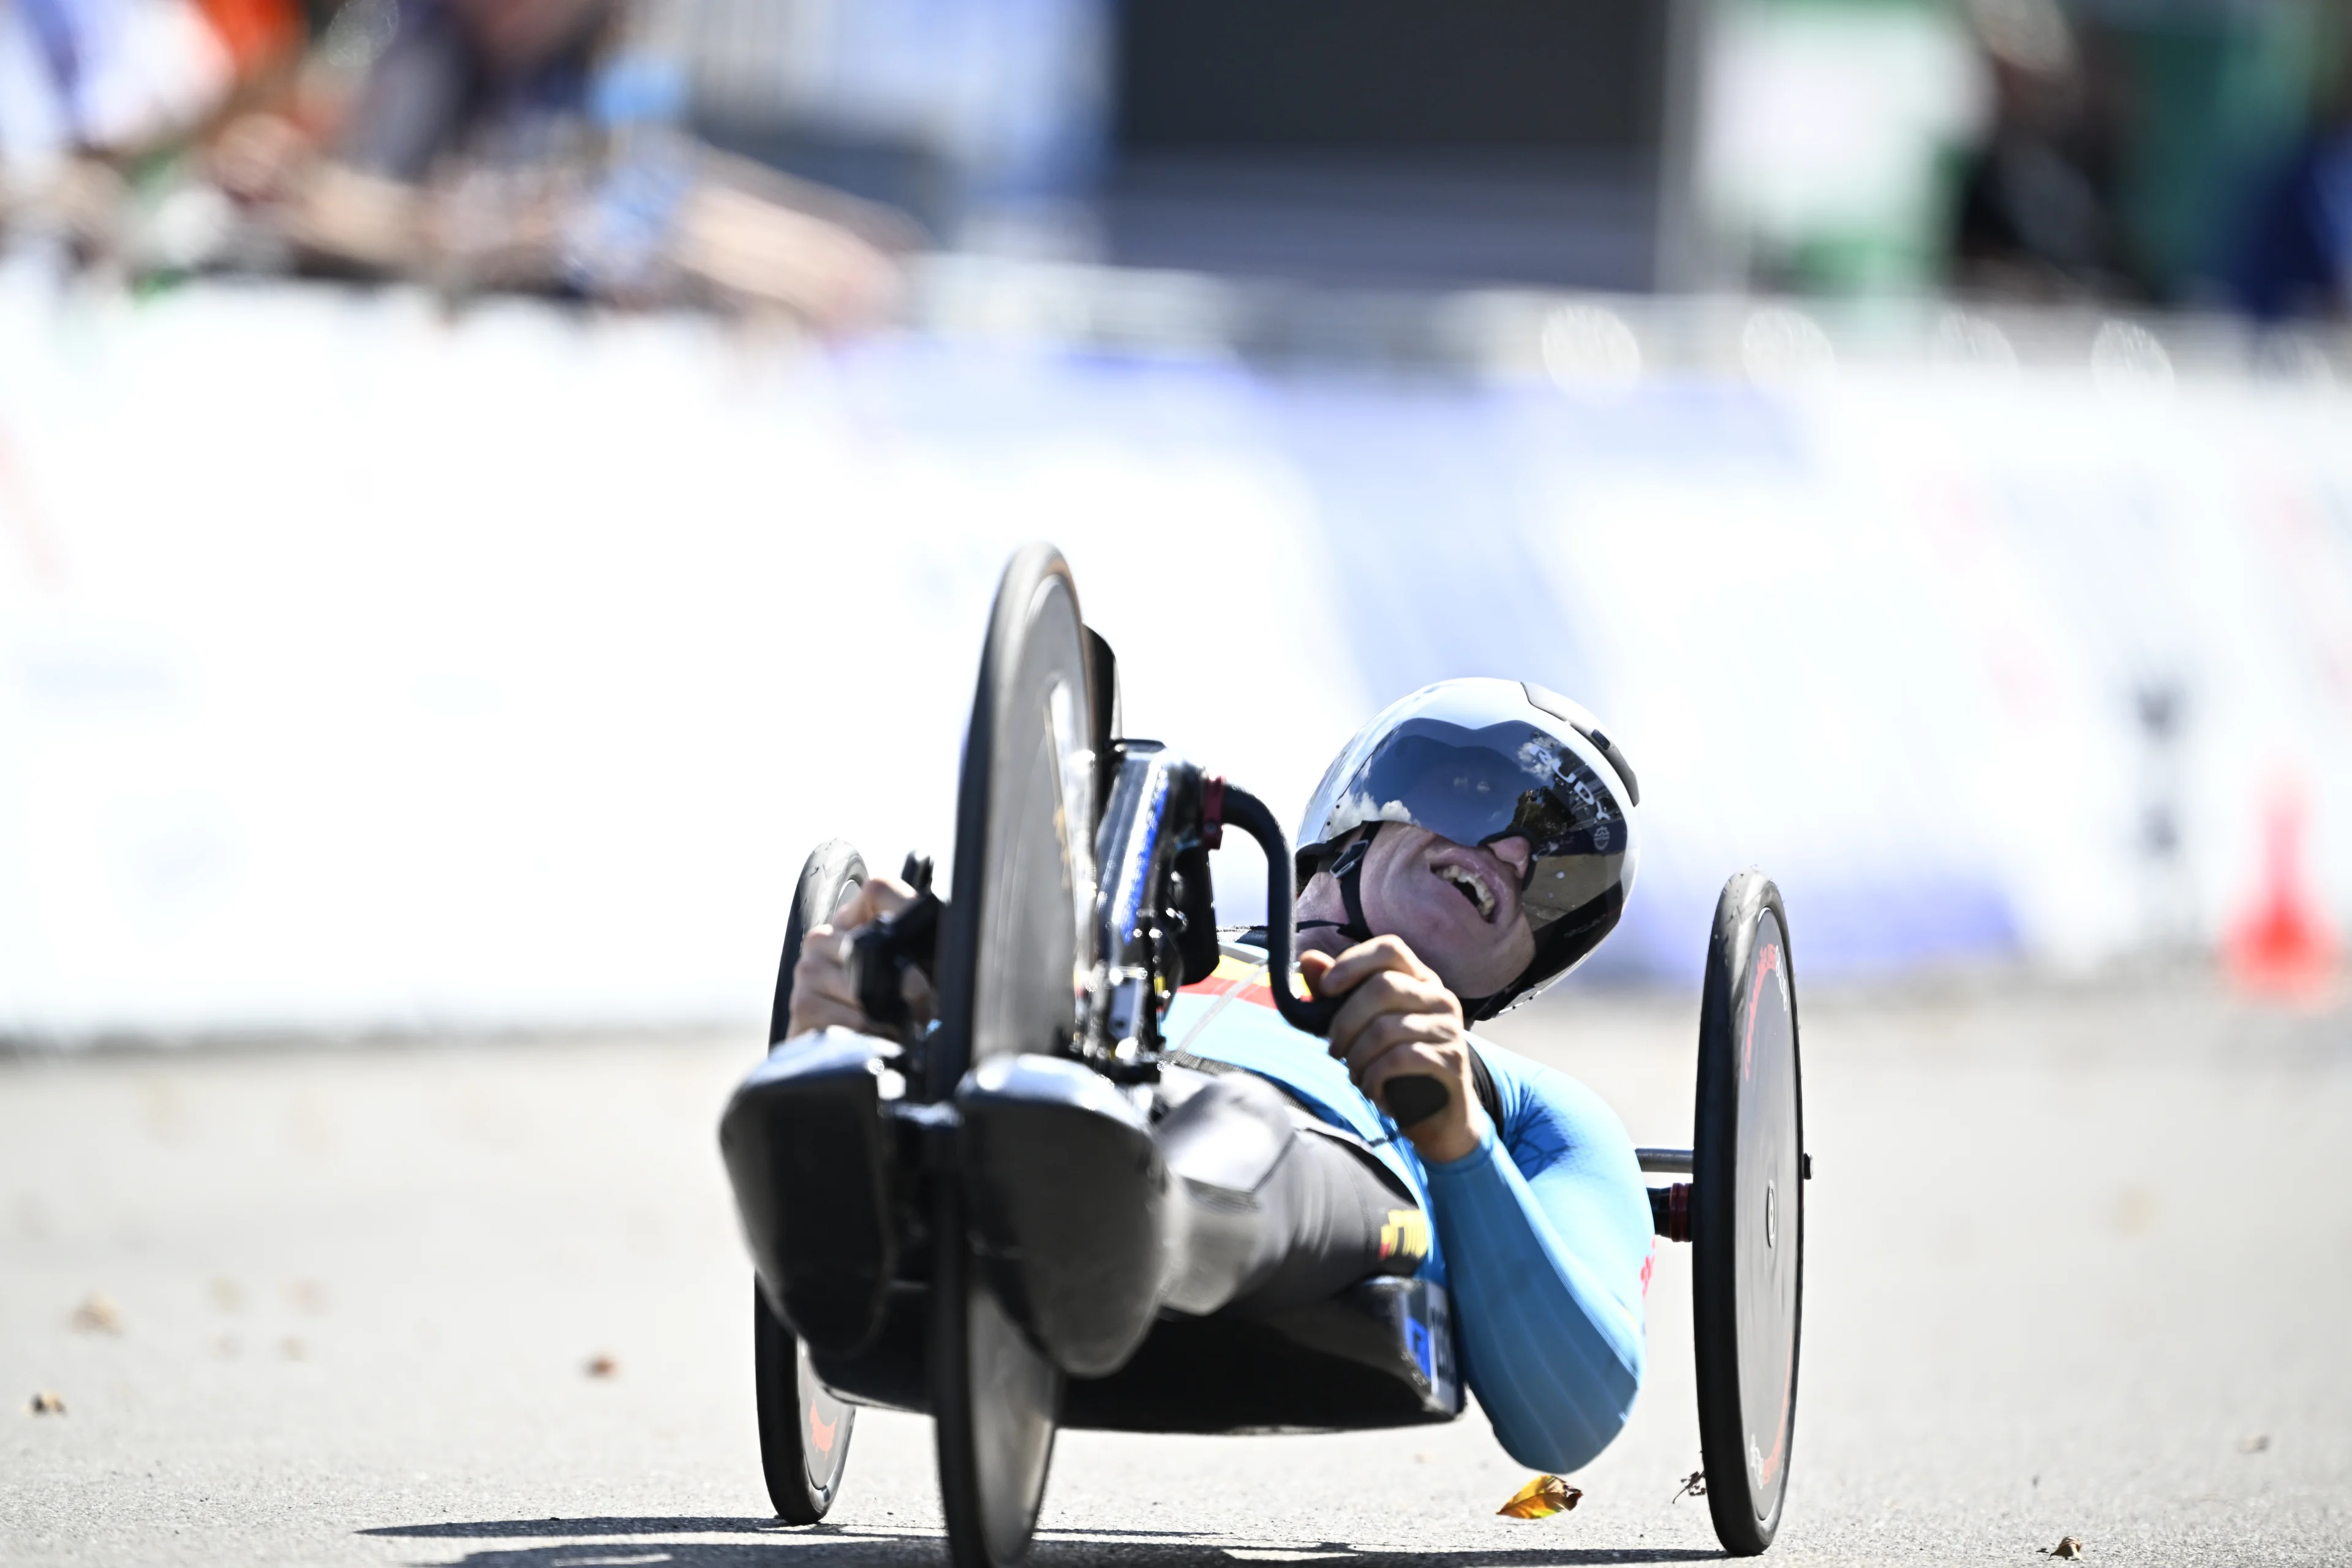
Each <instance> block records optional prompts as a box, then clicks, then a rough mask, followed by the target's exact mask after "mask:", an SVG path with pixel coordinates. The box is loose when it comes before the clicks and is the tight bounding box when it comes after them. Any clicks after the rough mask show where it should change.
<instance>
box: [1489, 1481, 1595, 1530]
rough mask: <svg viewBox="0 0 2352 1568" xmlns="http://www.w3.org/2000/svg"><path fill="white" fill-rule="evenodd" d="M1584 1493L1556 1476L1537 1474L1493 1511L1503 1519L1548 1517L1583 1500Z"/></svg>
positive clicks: (1564, 1511)
mask: <svg viewBox="0 0 2352 1568" xmlns="http://www.w3.org/2000/svg"><path fill="white" fill-rule="evenodd" d="M1583 1497H1584V1494H1583V1493H1582V1492H1581V1491H1579V1490H1578V1489H1576V1488H1574V1487H1572V1486H1570V1485H1569V1484H1568V1483H1567V1482H1566V1481H1564V1480H1561V1479H1559V1477H1558V1476H1538V1477H1536V1478H1535V1479H1533V1480H1531V1481H1529V1482H1528V1484H1527V1485H1526V1486H1523V1487H1521V1488H1520V1489H1518V1490H1517V1491H1515V1492H1513V1493H1512V1494H1511V1500H1510V1501H1508V1502H1507V1503H1505V1504H1504V1505H1503V1506H1502V1507H1500V1508H1498V1509H1496V1510H1495V1511H1496V1513H1498V1514H1500V1515H1502V1516H1503V1517H1504V1518H1505V1519H1549V1517H1550V1516H1551V1515H1553V1514H1556V1513H1566V1512H1567V1511H1568V1510H1570V1509H1572V1508H1574V1507H1575V1506H1576V1505H1577V1504H1578V1503H1579V1502H1580V1501H1581V1500H1583Z"/></svg>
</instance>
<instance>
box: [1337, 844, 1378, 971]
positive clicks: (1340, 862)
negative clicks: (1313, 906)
mask: <svg viewBox="0 0 2352 1568" xmlns="http://www.w3.org/2000/svg"><path fill="white" fill-rule="evenodd" d="M1386 826H1388V824H1387V823H1385V822H1374V823H1371V824H1370V825H1369V826H1367V828H1366V830H1365V833H1364V836H1363V837H1361V838H1359V839H1357V840H1356V841H1355V842H1354V843H1353V844H1350V845H1349V846H1348V847H1346V848H1345V849H1342V850H1340V851H1339V855H1338V857H1337V858H1334V859H1333V860H1332V862H1331V877H1332V879H1333V880H1335V881H1337V882H1338V883H1339V898H1340V901H1341V902H1343V903H1345V904H1346V905H1347V906H1348V923H1347V924H1346V925H1343V926H1341V927H1340V928H1339V934H1340V935H1341V936H1344V937H1346V938H1347V939H1348V940H1349V942H1370V941H1371V940H1372V928H1371V925H1370V922H1368V921H1366V920H1365V919H1364V857H1365V855H1366V854H1368V853H1370V849H1371V847H1372V840H1373V839H1375V838H1378V837H1380V836H1381V828H1383V827H1386Z"/></svg>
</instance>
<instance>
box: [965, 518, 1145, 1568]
mask: <svg viewBox="0 0 2352 1568" xmlns="http://www.w3.org/2000/svg"><path fill="white" fill-rule="evenodd" d="M1104 727H1105V725H1104V721H1103V719H1102V718H1101V717H1099V716H1098V715H1097V712H1096V704H1095V702H1094V700H1093V697H1092V692H1091V689H1090V687H1089V684H1088V644H1087V637H1086V628H1085V626H1084V624H1083V623H1082V622H1081V620H1080V619H1079V616H1078V600H1077V590H1076V584H1073V583H1072V581H1071V578H1070V571H1069V567H1068V566H1067V565H1066V564H1065V563H1063V561H1062V558H1061V556H1060V554H1059V553H1058V552H1055V550H1053V549H1052V548H1051V547H1050V546H1047V545H1042V544H1035V545H1030V546H1028V547H1027V548H1025V549H1024V550H1023V551H1022V552H1020V553H1019V554H1017V555H1015V556H1014V557H1013V562H1012V563H1011V564H1010V565H1008V566H1007V567H1006V568H1005V571H1004V576H1003V580H1002V581H1001V582H1000V583H999V584H998V585H997V591H996V606H995V610H994V612H993V614H992V616H991V617H990V623H989V632H988V643H987V646H986V647H985V648H984V649H983V651H982V656H981V666H980V681H979V689H978V690H977V691H976V692H975V694H974V696H973V700H972V711H971V727H970V728H969V730H967V731H966V732H965V737H964V761H963V773H962V777H961V781H960V783H959V785H958V791H957V800H956V848H955V880H954V886H953V888H952V889H951V892H952V898H951V900H950V903H949V906H948V911H947V915H946V919H945V921H944V923H943V924H942V926H941V928H940V973H939V984H940V1027H939V1029H938V1031H937V1032H936V1033H934V1035H933V1036H932V1037H931V1050H930V1059H929V1081H928V1085H927V1088H928V1091H929V1097H930V1098H931V1099H933V1100H946V1099H948V1098H950V1097H951V1096H952V1095H953V1094H954V1092H955V1089H956V1085H957V1084H958V1083H959V1082H961V1080H962V1078H963V1076H964V1074H965V1073H966V1072H967V1071H969V1070H970V1069H971V1068H972V1067H974V1066H975V1065H977V1064H978V1063H980V1062H982V1061H983V1060H985V1059H986V1058H990V1057H992V1056H999V1055H1009V1054H1014V1053H1019V1052H1024V1051H1041V1052H1051V1051H1057V1050H1061V1049H1064V1048H1066V1047H1067V1046H1068V1044H1069V1042H1070V1040H1071V1037H1072V1036H1073V1034H1074V1032H1075V1029H1076V995H1077V991H1078V987H1079V985H1080V984H1083V982H1084V980H1085V978H1086V974H1087V970H1088V969H1089V968H1090V967H1091V966H1092V963H1093V958H1094V951H1093V950H1094V936H1093V929H1094V928H1093V913H1094V895H1095V870H1094V842H1093V840H1094V825H1095V816H1096V805H1095V795H1096V787H1097V770H1096V757H1095V755H1094V752H1095V744H1094V740H1093V737H1094V736H1095V735H1096V734H1097V732H1099V731H1101V730H1102V729H1103V728H1104ZM933 1203H934V1209H933V1214H934V1215H935V1218H936V1221H937V1224H936V1227H935V1229H936V1235H937V1237H938V1240H937V1247H938V1253H937V1256H936V1259H935V1266H934V1273H933V1275H932V1279H931V1359H930V1384H931V1411H932V1415H934V1417H935V1418H936V1420H937V1423H938V1437H939V1458H940V1500H941V1501H942V1503H943V1505H944V1507H945V1510H946V1513H947V1526H948V1549H949V1554H950V1557H951V1558H952V1559H953V1561H954V1562H955V1563H956V1564H957V1565H958V1568H1005V1565H1007V1564H1010V1563H1017V1562H1019V1561H1020V1560H1021V1559H1022V1557H1024V1555H1025V1554H1026V1553H1027V1552H1028V1549H1029V1539H1030V1536H1031V1535H1032V1534H1033V1533H1034V1531H1035V1529H1036V1525H1037V1510H1038V1507H1039V1505H1040V1503H1041V1502H1042V1501H1043V1500H1044V1498H1045V1473H1046V1469H1047V1467H1048V1465H1049V1463H1050V1461H1051V1459H1052V1458H1053V1449H1054V1425H1055V1416H1056V1415H1057V1413H1058V1411H1059V1409H1060V1405H1061V1394H1062V1378H1061V1373H1059V1372H1058V1371H1056V1370H1055V1367H1054V1365H1053V1363H1051V1362H1049V1361H1047V1360H1046V1359H1045V1355H1044V1354H1043V1352H1040V1351H1039V1350H1038V1349H1037V1348H1036V1347H1035V1346H1034V1345H1033V1344H1032V1343H1030V1342H1029V1340H1028V1338H1027V1337H1026V1336H1025V1335H1024V1333H1023V1332H1022V1331H1021V1330H1020V1329H1019V1327H1018V1326H1017V1325H1015V1324H1014V1322H1013V1320H1012V1319H1011V1317H1010V1316H1008V1315H1007V1313H1006V1312H1005V1310H1004V1309H1003V1306H1002V1305H1001V1303H1000V1301H999V1299H998V1296H997V1293H996V1291H995V1290H994V1289H993V1288H992V1286H991V1284H990V1282H989V1279H988V1277H987V1271H986V1269H985V1268H984V1267H983V1261H984V1260H983V1259H982V1258H980V1257H978V1256H977V1255H976V1254H975V1253H974V1251H973V1249H972V1247H971V1239H970V1237H969V1235H968V1234H967V1227H966V1225H965V1217H964V1198H963V1194H962V1192H961V1190H960V1188H959V1187H958V1185H957V1184H956V1183H955V1181H954V1180H953V1179H952V1178H948V1179H943V1180H941V1181H940V1183H939V1184H938V1185H937V1190H936V1191H935V1193H934V1194H933Z"/></svg>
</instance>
